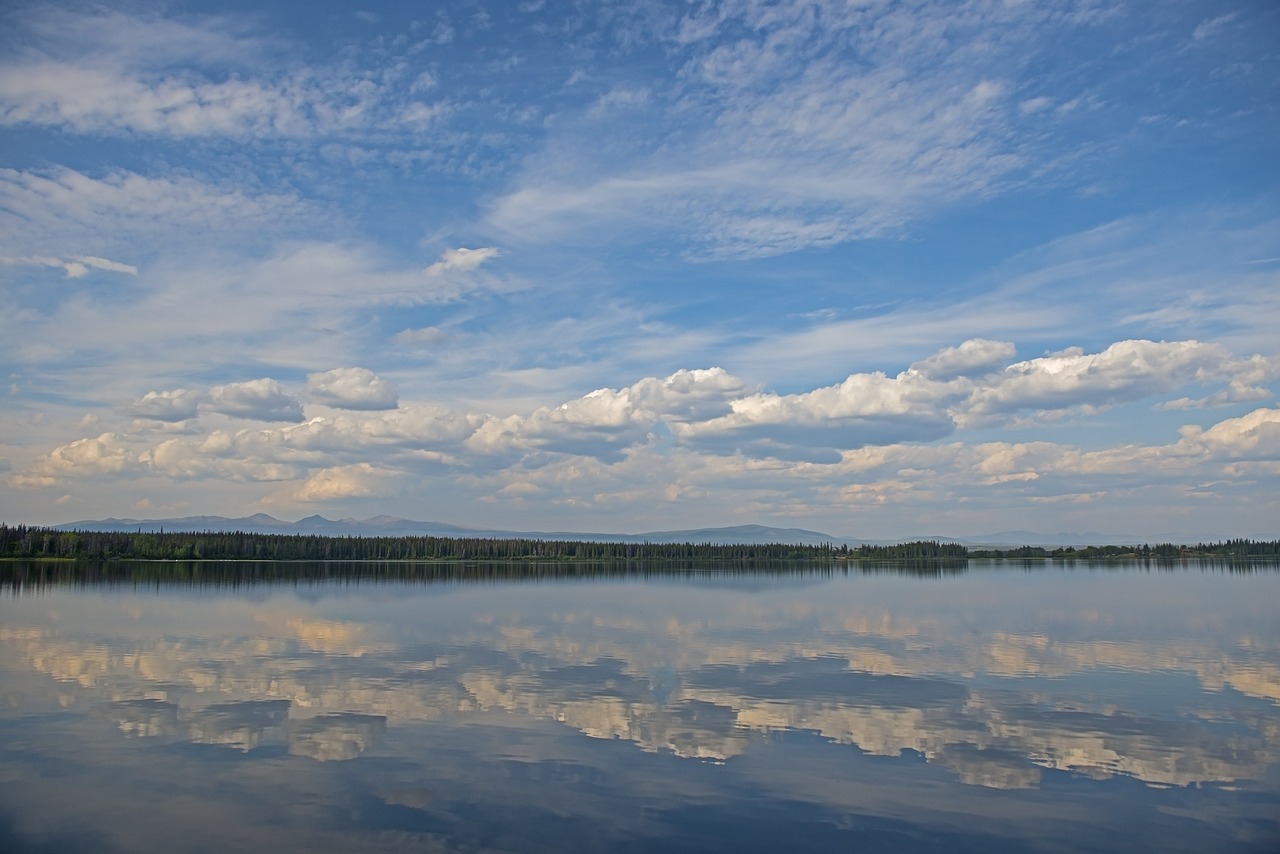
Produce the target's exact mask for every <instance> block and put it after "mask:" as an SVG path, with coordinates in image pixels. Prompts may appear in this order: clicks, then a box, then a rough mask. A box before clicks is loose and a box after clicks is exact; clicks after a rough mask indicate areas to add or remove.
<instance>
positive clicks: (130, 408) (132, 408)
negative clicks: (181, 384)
mask: <svg viewBox="0 0 1280 854" xmlns="http://www.w3.org/2000/svg"><path fill="white" fill-rule="evenodd" d="M204 397H205V396H204V395H203V394H202V393H201V392H198V391H192V390H190V389H185V388H179V389H174V390H172V391H149V392H147V393H146V394H144V395H143V396H142V397H140V398H138V399H137V400H135V401H133V402H132V403H128V404H125V405H124V406H122V407H121V408H122V409H123V410H124V411H125V412H128V413H129V414H131V415H136V416H137V417H139V418H150V419H152V420H155V421H170V422H177V421H186V420H187V419H189V418H195V417H196V415H197V414H198V413H199V408H200V403H201V401H203V400H204Z"/></svg>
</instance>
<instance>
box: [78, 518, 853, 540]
mask: <svg viewBox="0 0 1280 854" xmlns="http://www.w3.org/2000/svg"><path fill="white" fill-rule="evenodd" d="M53 527H54V528H55V529H56V530H61V531H144V532H158V531H169V532H173V533H197V532H204V531H244V532H246V533H251V534H316V535H320V536H326V537H483V538H489V539H521V538H524V539H533V540H573V541H583V542H609V543H711V544H712V545H764V544H766V543H788V544H790V543H796V544H800V545H809V546H820V545H823V544H824V543H831V544H833V545H837V546H839V545H848V546H859V545H862V543H863V540H858V539H854V538H852V537H833V536H832V535H830V534H824V533H822V532H820V531H807V530H804V529H802V528H771V527H768V526H766V525H737V526H733V527H727V528H694V529H690V530H685V531H650V532H647V533H642V534H612V533H584V532H580V531H500V530H493V529H488V528H463V527H459V526H457V525H448V524H445V523H443V522H416V521H414V520H412V519H398V518H396V517H394V516H374V517H373V518H371V519H337V520H333V519H326V518H324V517H323V516H307V517H306V518H303V519H299V520H298V521H296V522H286V521H283V520H280V519H277V518H275V517H274V516H268V515H267V514H265V513H256V514H254V515H253V516H243V517H239V518H229V517H226V516H183V517H181V518H175V519H116V518H110V519H84V520H81V521H78V522H68V523H66V524H64V525H54V526H53Z"/></svg>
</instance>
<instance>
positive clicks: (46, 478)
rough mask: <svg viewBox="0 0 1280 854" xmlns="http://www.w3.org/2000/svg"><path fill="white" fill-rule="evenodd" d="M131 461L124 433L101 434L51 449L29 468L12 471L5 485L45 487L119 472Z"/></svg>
mask: <svg viewBox="0 0 1280 854" xmlns="http://www.w3.org/2000/svg"><path fill="white" fill-rule="evenodd" d="M135 462H136V458H135V457H134V455H133V454H131V453H130V451H129V449H128V448H127V446H126V441H125V437H124V436H122V435H120V434H117V433H102V434H101V435H99V436H97V437H94V438H84V439H76V440H75V441H74V442H70V443H69V444H66V445H62V446H60V447H57V448H54V449H53V450H52V451H50V452H49V453H48V454H46V455H45V456H43V457H41V458H40V459H39V460H37V461H36V464H35V465H34V466H32V467H31V468H30V469H28V470H26V471H21V472H16V473H15V474H14V475H13V476H11V477H10V478H9V484H10V485H11V486H15V487H19V488H28V489H30V488H37V489H39V488H46V487H51V486H56V485H57V484H58V483H59V482H61V480H62V479H63V478H67V477H88V476H94V475H104V474H105V475H120V474H122V473H124V472H125V471H126V470H127V469H129V468H131V467H132V466H133V465H134V463H135Z"/></svg>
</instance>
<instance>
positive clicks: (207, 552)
mask: <svg viewBox="0 0 1280 854" xmlns="http://www.w3.org/2000/svg"><path fill="white" fill-rule="evenodd" d="M0 557H10V558H63V559H71V560H99V561H101V560H123V559H133V560H179V561H198V560H254V561H302V560H306V561H562V560H564V561H608V562H615V561H731V562H759V561H800V560H803V561H837V560H908V561H920V560H956V559H964V558H965V557H967V553H966V551H965V549H964V547H963V546H958V545H954V544H948V543H938V542H933V541H922V542H915V543H901V544H898V545H890V546H870V545H864V546H861V547H858V548H853V549H851V548H849V547H848V546H843V545H842V546H834V545H831V544H824V545H817V546H804V545H793V544H783V543H770V544H766V545H751V544H735V545H714V544H712V543H610V542H586V541H573V540H536V539H523V538H517V539H487V538H482V537H322V536H316V535H309V534H253V533H246V532H234V533H222V532H213V531H209V532H203V533H148V532H142V531H138V532H127V531H58V530H53V529H51V528H39V527H28V526H24V525H18V526H14V527H9V526H7V525H0Z"/></svg>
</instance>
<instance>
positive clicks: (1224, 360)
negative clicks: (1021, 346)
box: [963, 340, 1280, 421]
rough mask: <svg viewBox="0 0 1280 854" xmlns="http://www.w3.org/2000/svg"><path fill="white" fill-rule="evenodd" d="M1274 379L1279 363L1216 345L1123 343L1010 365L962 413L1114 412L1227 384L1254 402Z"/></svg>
mask: <svg viewBox="0 0 1280 854" xmlns="http://www.w3.org/2000/svg"><path fill="white" fill-rule="evenodd" d="M1277 376H1280V363H1278V362H1277V360H1276V359H1274V358H1266V357H1262V356H1254V357H1253V358H1251V359H1236V358H1234V357H1233V356H1232V355H1231V354H1230V353H1229V352H1228V351H1227V350H1226V348H1224V347H1222V346H1221V345H1219V344H1204V343H1201V342H1199V341H1172V342H1166V341H1160V342H1156V341H1141V340H1138V341H1118V342H1116V343H1115V344H1112V345H1111V346H1109V347H1107V348H1106V349H1105V350H1103V351H1101V352H1099V353H1091V354H1086V353H1085V352H1084V351H1083V350H1081V349H1080V348H1078V347H1076V348H1070V349H1068V350H1064V351H1062V352H1060V353H1054V354H1051V355H1048V356H1044V357H1041V358H1038V359H1030V360H1028V361H1025V362H1018V363H1016V364H1013V365H1010V366H1009V367H1007V368H1005V370H1004V372H1003V374H1002V376H1001V377H1000V378H999V380H998V381H997V382H995V383H993V384H991V385H989V386H987V387H983V388H978V389H975V390H974V392H973V394H972V396H971V397H970V399H969V402H968V405H967V406H966V407H965V411H964V413H963V414H964V416H965V417H966V418H969V419H972V420H975V421H981V420H982V419H983V418H984V417H987V416H991V415H995V414H1002V413H1011V412H1016V411H1018V410H1027V409H1036V410H1063V409H1070V408H1072V407H1078V406H1091V407H1099V406H1110V405H1114V404H1118V403H1126V402H1130V401H1135V400H1141V399H1144V398H1147V397H1151V396H1153V395H1157V394H1163V393H1167V392H1170V391H1173V390H1174V389H1176V388H1179V387H1181V386H1183V385H1186V384H1188V383H1215V382H1223V381H1226V382H1228V383H1230V385H1229V386H1228V390H1227V396H1228V397H1235V399H1240V400H1249V399H1256V398H1257V397H1258V396H1264V395H1267V394H1269V392H1267V391H1266V390H1264V389H1262V388H1261V386H1260V385H1259V384H1260V383H1262V382H1267V381H1270V380H1273V379H1275V378H1276V377H1277ZM1224 402H1225V399H1224Z"/></svg>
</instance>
